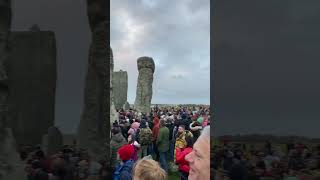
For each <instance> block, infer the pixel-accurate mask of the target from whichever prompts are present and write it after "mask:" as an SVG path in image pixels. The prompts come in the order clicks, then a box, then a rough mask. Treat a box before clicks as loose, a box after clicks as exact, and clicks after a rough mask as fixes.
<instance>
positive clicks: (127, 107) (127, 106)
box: [123, 101, 130, 110]
mask: <svg viewBox="0 0 320 180" xmlns="http://www.w3.org/2000/svg"><path fill="white" fill-rule="evenodd" d="M123 109H124V110H129V109H130V104H129V102H128V101H127V102H126V103H125V104H124V105H123Z"/></svg>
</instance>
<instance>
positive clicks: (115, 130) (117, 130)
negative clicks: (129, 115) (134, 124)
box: [111, 127, 121, 134]
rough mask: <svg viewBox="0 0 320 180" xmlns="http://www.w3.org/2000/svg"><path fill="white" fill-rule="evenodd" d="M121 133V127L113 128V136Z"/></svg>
mask: <svg viewBox="0 0 320 180" xmlns="http://www.w3.org/2000/svg"><path fill="white" fill-rule="evenodd" d="M120 131H121V130H120V127H113V128H112V129H111V132H112V134H118V133H119V132H120Z"/></svg>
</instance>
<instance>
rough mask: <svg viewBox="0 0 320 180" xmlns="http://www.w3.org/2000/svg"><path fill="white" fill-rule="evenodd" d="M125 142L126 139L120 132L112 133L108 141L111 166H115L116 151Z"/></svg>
mask: <svg viewBox="0 0 320 180" xmlns="http://www.w3.org/2000/svg"><path fill="white" fill-rule="evenodd" d="M124 144H127V141H126V139H125V138H124V137H123V136H122V134H121V133H117V134H114V135H113V136H112V138H111V141H110V146H111V159H110V162H111V167H115V165H116V164H117V160H116V159H117V151H118V149H119V148H120V147H121V146H122V145H124Z"/></svg>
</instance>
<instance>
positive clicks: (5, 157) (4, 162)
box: [0, 0, 25, 180]
mask: <svg viewBox="0 0 320 180" xmlns="http://www.w3.org/2000/svg"><path fill="white" fill-rule="evenodd" d="M11 14H12V13H11V1H10V0H0V180H18V179H24V178H25V174H24V171H23V166H22V162H21V161H20V159H19V156H18V153H17V151H16V145H15V140H14V137H13V135H12V132H11V129H10V128H8V93H9V87H8V82H7V81H8V74H7V67H6V62H8V61H9V60H8V54H9V53H8V51H9V44H8V41H9V34H10V25H11Z"/></svg>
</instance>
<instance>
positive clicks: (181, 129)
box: [178, 125, 186, 133]
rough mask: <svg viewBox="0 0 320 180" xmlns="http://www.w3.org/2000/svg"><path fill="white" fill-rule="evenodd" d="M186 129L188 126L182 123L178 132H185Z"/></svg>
mask: <svg viewBox="0 0 320 180" xmlns="http://www.w3.org/2000/svg"><path fill="white" fill-rule="evenodd" d="M185 129H186V127H185V126H184V125H180V126H179V128H178V132H179V133H183V132H184V130H185Z"/></svg>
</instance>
